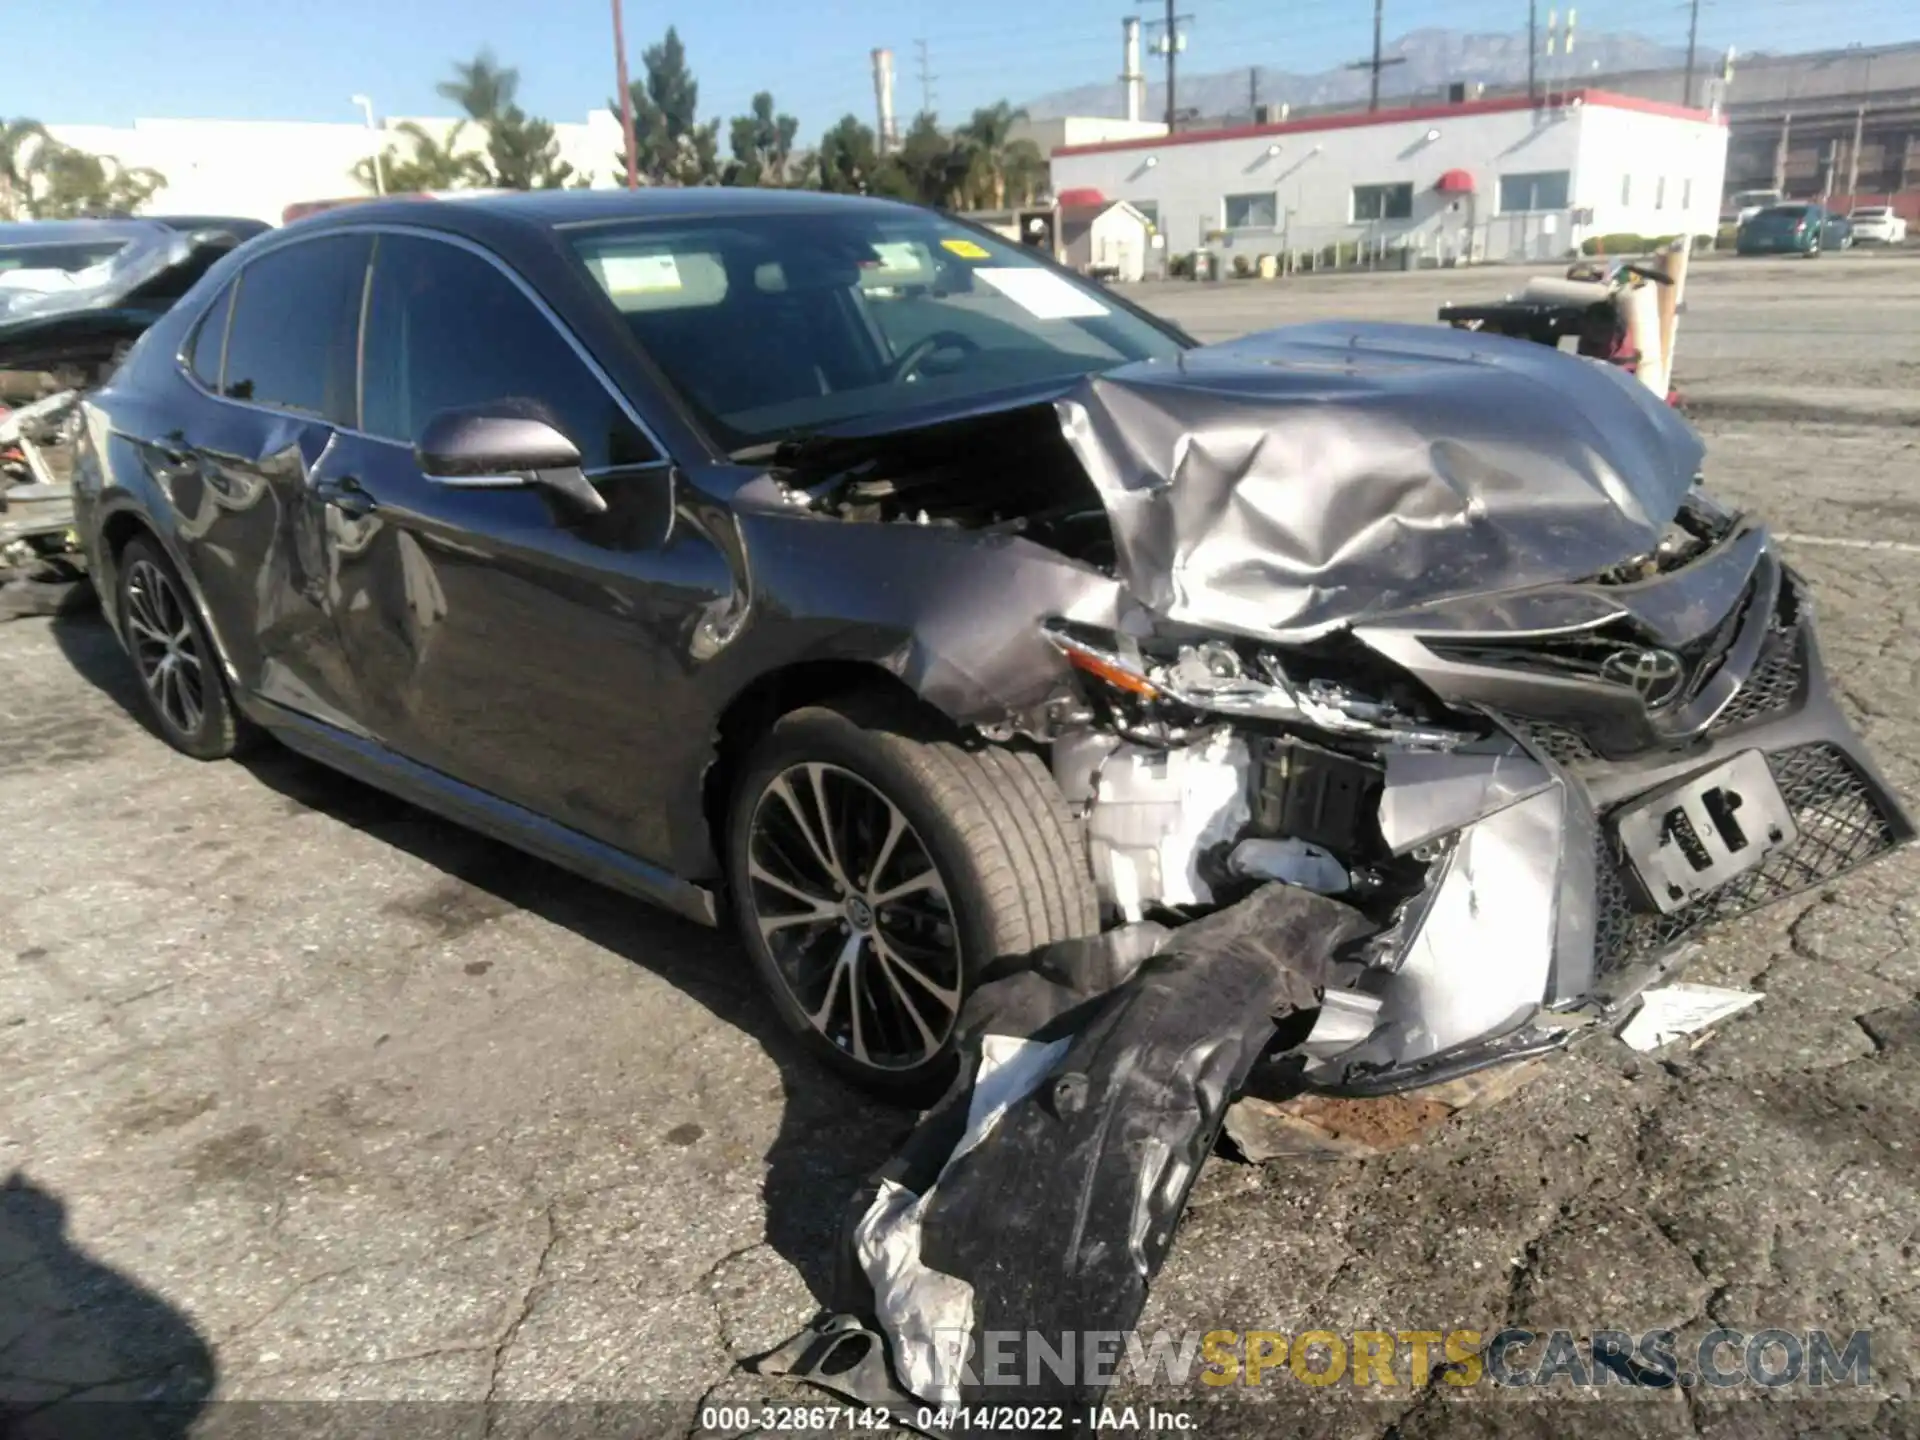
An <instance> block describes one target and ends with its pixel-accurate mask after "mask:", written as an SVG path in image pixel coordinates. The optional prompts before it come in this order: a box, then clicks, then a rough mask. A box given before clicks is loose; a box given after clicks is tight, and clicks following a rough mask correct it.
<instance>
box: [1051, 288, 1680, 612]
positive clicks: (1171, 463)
mask: <svg viewBox="0 0 1920 1440" xmlns="http://www.w3.org/2000/svg"><path fill="white" fill-rule="evenodd" d="M1056 408H1057V410H1058V411H1059V414H1060V419H1061V424H1062V428H1063V430H1064V432H1065V434H1066V436H1067V440H1068V443H1069V444H1070V445H1071V446H1072V447H1073V450H1074V453H1075V454H1076V455H1077V456H1078V457H1079V459H1080V462H1081V464H1082V465H1083V466H1084V467H1085V469H1086V471H1087V473H1088V475H1089V476H1090V477H1091V478H1092V480H1093V483H1094V486H1095V488H1096V489H1097V490H1098V491H1099V492H1100V495H1101V498H1102V501H1103V503H1104V504H1105V506H1106V508H1107V511H1108V514H1109V516H1110V517H1111V520H1112V524H1113V531H1114V540H1115V544H1116V550H1117V555H1118V566H1119V572H1120V575H1121V578H1122V579H1123V580H1124V581H1125V583H1126V584H1127V586H1128V588H1129V590H1130V591H1131V592H1132V593H1133V595H1134V596H1135V597H1136V598H1137V599H1138V600H1139V601H1140V602H1141V603H1142V604H1144V605H1146V606H1147V608H1148V609H1150V610H1153V611H1155V612H1156V613H1159V614H1161V615H1164V616H1166V617H1167V618H1169V619H1172V620H1175V621H1180V622H1184V623H1191V624H1195V625H1207V626H1215V627H1221V628H1225V629H1229V630H1234V631H1238V632H1241V633H1245V634H1252V635H1267V636H1286V637H1290V638H1296V639H1297V638H1305V637H1307V636H1309V635H1313V634H1317V633H1321V632H1324V631H1326V630H1328V629H1330V628H1333V627H1335V626H1338V625H1342V624H1348V623H1352V622H1354V621H1356V620H1360V619H1364V618H1367V617H1370V616H1377V615H1382V614H1387V613H1390V612H1393V611H1398V610H1402V609H1405V608H1408V607H1410V606H1416V605H1422V604H1426V603H1429V602H1432V601H1437V600H1442V599H1447V598H1450V597H1455V596H1460V595H1465V594H1469V593H1472V592H1477V591H1486V590H1488V589H1503V590H1504V589H1512V588H1517V587H1521V586H1527V585H1535V584H1544V583H1548V582H1553V581H1567V580H1575V579H1580V578H1582V577H1584V576H1587V575H1590V574H1594V573H1597V572H1599V571H1601V570H1604V569H1606V568H1607V567H1608V566H1610V565H1614V564H1618V563H1619V562H1621V561H1623V560H1625V559H1628V558H1630V557H1632V556H1635V555H1640V554H1644V553H1646V552H1647V551H1649V550H1651V549H1652V548H1653V547H1654V546H1655V545H1656V544H1658V542H1659V540H1660V538H1661V535H1662V533H1663V532H1664V530H1665V527H1666V524H1667V521H1668V520H1670V519H1671V518H1672V516H1673V515H1674V513H1675V511H1676V510H1677V509H1678V507H1679V504H1680V502H1681V500H1682V499H1683V498H1684V497H1685V495H1686V493H1687V490H1688V488H1689V486H1691V484H1692V483H1693V479H1694V476H1695V475H1696V474H1697V473H1698V470H1699V467H1700V460H1701V456H1702V454H1703V446H1702V444H1701V442H1700V439H1699V437H1698V436H1697V435H1695V434H1694V432H1693V430H1692V429H1691V428H1690V427H1689V426H1688V425H1687V423H1686V422H1685V421H1684V420H1682V419H1681V418H1680V417H1679V416H1678V415H1677V414H1675V413H1674V411H1673V410H1672V408H1671V407H1669V406H1666V405H1663V404H1661V403H1660V401H1659V399H1658V398H1657V397H1655V396H1653V395H1652V394H1650V393H1648V391H1647V390H1646V389H1645V387H1643V386H1639V385H1635V384H1634V383H1633V381H1632V379H1631V377H1629V376H1625V375H1622V374H1620V373H1618V372H1617V371H1616V370H1615V369H1614V368H1613V367H1610V366H1606V365H1601V364H1595V363H1592V362H1590V361H1587V360H1582V359H1579V358H1577V357H1574V356H1569V355H1563V354H1561V353H1559V352H1558V351H1556V350H1551V349H1548V348H1546V347H1544V346H1540V345H1533V344H1529V343H1527V342H1524V341H1516V340H1508V339H1505V338H1502V337H1498V336H1482V335H1476V334H1472V333H1470V332H1467V331H1457V330H1439V329H1432V328H1427V327H1419V326H1409V325H1366V324H1336V323H1327V324H1319V325H1303V326H1294V327H1289V328H1285V329H1280V330H1272V331H1268V332H1265V333H1263V334H1258V335H1251V336H1248V337H1246V338H1245V339H1242V340H1237V341H1231V342H1228V343H1225V344H1218V345H1209V346H1205V347H1203V348H1201V349H1198V350H1194V351H1191V352H1189V353H1188V354H1187V355H1185V356H1184V357H1182V358H1181V360H1180V361H1178V362H1177V363H1172V364H1167V363H1155V364H1147V363H1140V364H1134V365H1127V366H1123V367H1121V368H1119V369H1116V370H1112V371H1109V372H1107V373H1106V374H1104V375H1099V376H1095V377H1091V378H1089V379H1088V380H1086V381H1085V382H1084V383H1083V384H1082V385H1081V386H1079V387H1078V388H1077V389H1076V390H1074V391H1073V392H1072V393H1070V394H1069V395H1067V396H1066V397H1064V398H1062V399H1061V400H1060V401H1059V402H1058V403H1057V406H1056Z"/></svg>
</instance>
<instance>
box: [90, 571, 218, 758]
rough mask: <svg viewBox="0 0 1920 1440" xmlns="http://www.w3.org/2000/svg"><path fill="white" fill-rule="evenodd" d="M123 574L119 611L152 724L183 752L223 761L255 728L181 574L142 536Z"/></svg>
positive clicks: (196, 756) (122, 634) (163, 736)
mask: <svg viewBox="0 0 1920 1440" xmlns="http://www.w3.org/2000/svg"><path fill="white" fill-rule="evenodd" d="M119 573H120V578H119V583H118V594H117V595H116V596H115V597H114V600H115V607H116V613H117V614H118V616H119V618H120V634H121V638H122V639H123V640H124V641H125V643H126V647H127V654H128V656H129V657H130V658H131V659H132V661H133V669H134V674H135V676H136V677H137V678H138V679H139V681H140V699H141V704H142V708H143V711H144V713H145V715H146V719H147V723H148V724H149V725H151V726H152V727H153V729H154V730H155V731H156V732H158V734H159V736H160V738H161V739H162V740H165V741H166V742H167V743H168V744H169V745H171V746H173V748H174V749H176V750H178V751H179V752H180V753H181V754H183V755H191V756H192V757H193V758H194V759H196V760H224V759H226V758H227V757H228V756H229V755H232V754H233V753H235V752H236V751H237V750H239V749H241V748H242V747H243V746H244V745H245V744H246V742H247V740H248V739H249V738H251V731H250V730H249V727H248V726H247V723H246V721H245V720H244V719H242V718H241V715H240V712H239V711H238V710H237V709H236V708H235V707H234V704H233V697H232V695H230V694H229V693H228V691H227V682H226V677H225V676H224V675H222V674H221V673H220V659H219V655H218V652H216V651H215V650H214V648H213V642H212V640H211V639H210V638H209V637H208V635H207V627H206V622H205V621H204V620H202V619H201V617H200V611H199V609H198V608H197V607H196V606H195V605H194V603H193V601H192V599H191V597H190V596H189V594H188V591H187V587H186V586H185V585H184V584H183V583H182V582H181V579H180V574H179V572H178V571H177V570H175V569H174V567H173V562H172V561H170V560H168V559H167V557H166V555H165V554H164V553H163V552H162V551H161V549H160V547H159V546H158V545H156V544H154V543H153V541H151V540H148V539H145V538H139V539H134V540H130V541H129V542H127V547H126V548H125V549H124V550H122V551H121V552H120V562H119Z"/></svg>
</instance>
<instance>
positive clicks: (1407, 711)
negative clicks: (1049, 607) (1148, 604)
mask: <svg viewBox="0 0 1920 1440" xmlns="http://www.w3.org/2000/svg"><path fill="white" fill-rule="evenodd" d="M1047 638H1048V639H1049V640H1051V641H1052V642H1053V644H1054V645H1055V646H1056V647H1058V648H1059V650H1060V652H1061V654H1063V655H1064V656H1065V657H1066V659H1067V663H1068V664H1070V665H1072V666H1073V667H1074V669H1076V670H1078V671H1080V672H1081V673H1083V674H1086V675H1090V676H1092V677H1094V678H1095V679H1097V680H1099V681H1101V682H1102V683H1103V684H1104V685H1105V686H1106V687H1108V688H1109V689H1110V690H1112V691H1117V692H1119V694H1120V695H1123V696H1125V697H1127V698H1128V699H1130V700H1132V701H1136V702H1137V701H1146V702H1171V703H1173V704H1176V705H1182V706H1186V707H1188V708H1189V709H1192V710H1198V711H1203V712H1206V713H1209V714H1214V715H1225V716H1239V717H1243V718H1245V719H1249V720H1272V721H1278V722H1280V723H1282V724H1287V725H1296V726H1303V727H1306V728H1309V729H1313V730H1318V731H1323V732H1326V733H1328V734H1331V735H1341V736H1350V737H1353V738H1355V739H1362V740H1374V741H1392V742H1395V743H1398V744H1402V745H1412V746H1419V747H1423V748H1442V749H1445V748H1450V747H1452V746H1454V745H1457V744H1458V743H1460V741H1461V740H1463V739H1465V738H1467V733H1466V732H1465V731H1463V730H1458V729H1454V728H1451V727H1449V726H1445V725H1436V724H1432V723H1429V722H1428V721H1427V720H1425V719H1424V718H1423V717H1422V716H1421V715H1419V714H1417V713H1415V712H1414V711H1413V710H1412V709H1411V708H1409V707H1408V706H1406V705H1404V704H1401V703H1398V702H1396V700H1395V699H1393V698H1389V697H1388V695H1387V693H1386V692H1387V689H1388V686H1387V685H1384V684H1383V685H1381V686H1380V687H1378V689H1377V690H1376V689H1374V688H1362V686H1361V685H1360V684H1358V683H1356V682H1355V681H1354V680H1353V679H1351V678H1342V677H1340V676H1338V674H1337V673H1336V672H1337V670H1338V669H1339V668H1340V667H1337V666H1333V665H1328V666H1326V667H1324V668H1325V669H1326V670H1327V672H1328V673H1325V674H1320V673H1313V672H1314V671H1315V670H1316V669H1318V668H1321V667H1316V666H1315V664H1314V660H1313V657H1310V656H1305V655H1289V656H1287V657H1284V658H1283V657H1282V656H1281V655H1280V654H1279V652H1277V651H1274V650H1268V649H1254V648H1252V647H1247V648H1246V649H1244V650H1243V649H1242V647H1240V646H1237V645H1235V644H1233V643H1231V642H1229V641H1227V640H1224V639H1200V640H1195V641H1192V642H1187V643H1176V644H1167V645H1161V646H1154V647H1153V648H1151V649H1149V648H1148V647H1145V646H1142V644H1141V643H1140V642H1139V641H1137V640H1135V639H1133V638H1132V637H1131V636H1127V635H1121V634H1115V633H1101V632H1094V631H1091V630H1089V629H1087V628H1086V627H1083V626H1068V625H1065V624H1055V625H1050V626H1049V627H1048V628H1047ZM1348 668H1350V667H1348Z"/></svg>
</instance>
